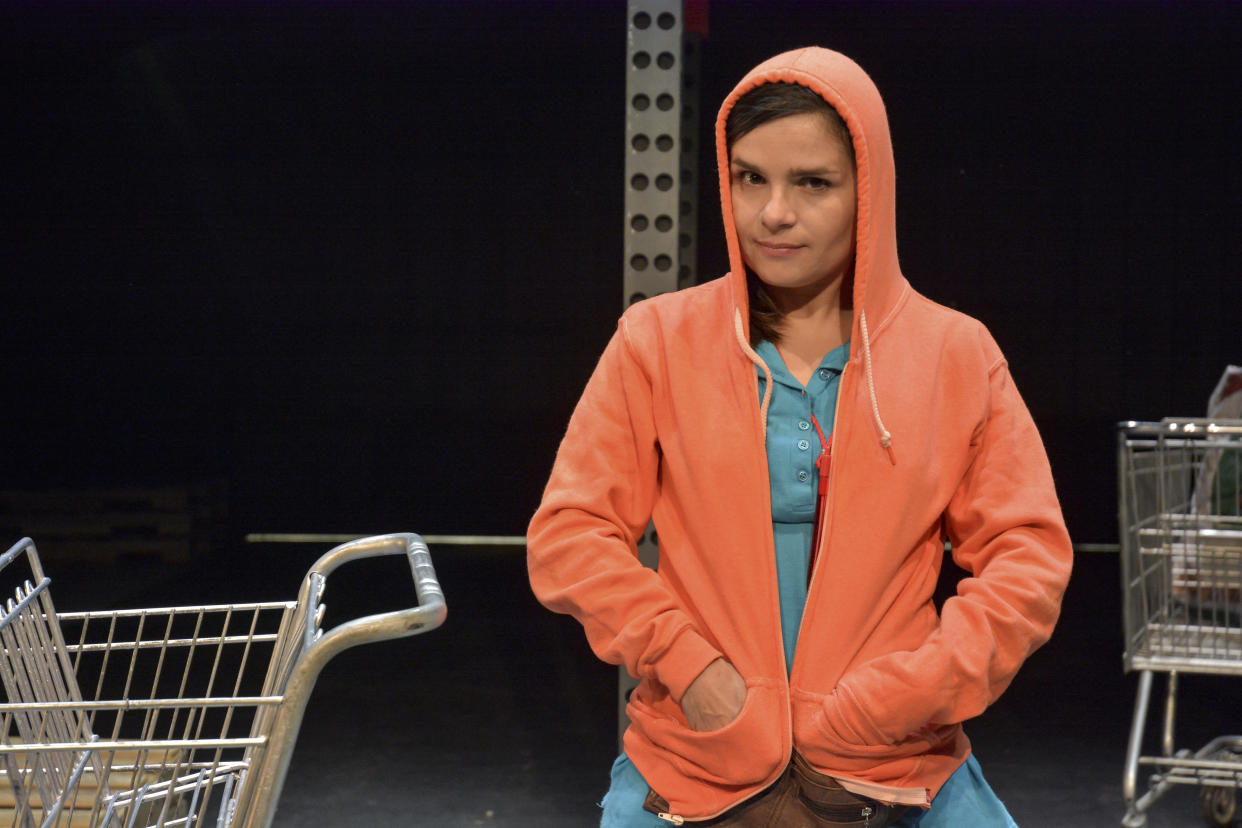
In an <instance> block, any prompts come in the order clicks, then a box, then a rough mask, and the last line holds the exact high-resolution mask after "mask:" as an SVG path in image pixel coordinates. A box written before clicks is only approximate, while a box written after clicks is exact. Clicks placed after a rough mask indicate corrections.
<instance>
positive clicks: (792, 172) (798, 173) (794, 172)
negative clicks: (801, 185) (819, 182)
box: [730, 158, 841, 178]
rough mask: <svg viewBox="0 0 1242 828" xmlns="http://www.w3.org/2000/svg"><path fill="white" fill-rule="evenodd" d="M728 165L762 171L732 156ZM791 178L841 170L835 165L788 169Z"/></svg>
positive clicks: (832, 173) (751, 170)
mask: <svg viewBox="0 0 1242 828" xmlns="http://www.w3.org/2000/svg"><path fill="white" fill-rule="evenodd" d="M730 166H734V167H741V168H742V169H744V170H746V171H747V172H763V170H761V169H760V168H759V166H758V165H756V164H751V163H750V162H749V161H746V160H744V159H741V158H734V159H732V160H731V161H730ZM789 173H790V175H791V176H792V177H793V178H807V177H810V178H817V177H823V176H831V175H840V173H841V171H840V170H839V169H837V168H835V167H815V168H814V169H801V170H790V171H789Z"/></svg>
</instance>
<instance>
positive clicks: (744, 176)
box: [735, 170, 763, 187]
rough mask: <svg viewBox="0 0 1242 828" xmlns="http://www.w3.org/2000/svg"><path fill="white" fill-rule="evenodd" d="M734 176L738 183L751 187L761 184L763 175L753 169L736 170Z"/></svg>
mask: <svg viewBox="0 0 1242 828" xmlns="http://www.w3.org/2000/svg"><path fill="white" fill-rule="evenodd" d="M735 176H736V178H737V182H738V183H739V184H746V185H749V186H751V187H757V186H759V185H761V184H763V176H762V175H760V174H759V173H757V172H755V171H754V170H738V171H737V173H735Z"/></svg>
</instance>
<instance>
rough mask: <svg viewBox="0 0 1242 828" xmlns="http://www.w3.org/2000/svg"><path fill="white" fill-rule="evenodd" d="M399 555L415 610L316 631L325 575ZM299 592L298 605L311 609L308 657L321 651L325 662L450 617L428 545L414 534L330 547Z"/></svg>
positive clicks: (319, 619)
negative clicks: (407, 566)
mask: <svg viewBox="0 0 1242 828" xmlns="http://www.w3.org/2000/svg"><path fill="white" fill-rule="evenodd" d="M400 554H405V556H406V558H407V560H408V561H409V564H410V574H411V575H412V576H413V579H414V593H415V596H416V597H417V599H418V604H417V606H414V607H411V608H409V609H403V610H397V611H395V612H386V613H379V614H376V615H368V616H365V617H362V618H357V619H354V620H353V621H348V622H345V623H342V624H340V625H338V626H336V627H334V628H332V629H331V630H329V631H326V632H325V631H323V630H322V629H320V627H319V623H320V622H321V621H322V619H323V604H322V603H320V601H321V599H322V597H323V593H324V590H325V588H326V586H327V579H328V576H329V575H331V574H332V572H334V571H335V570H336V569H337V568H339V567H340V566H341V565H343V564H346V563H349V562H351V561H356V560H360V559H363V558H375V557H380V556H383V555H400ZM303 590H304V594H303V596H302V600H303V601H306V602H307V605H308V606H310V607H313V608H314V611H313V612H309V613H308V614H307V619H306V621H307V626H306V631H305V636H306V640H305V643H306V649H307V654H309V653H310V651H311V650H312V649H315V650H320V651H321V652H320V655H321V657H322V661H323V662H326V661H327V660H328V659H330V658H332V657H333V656H334V655H336V654H337V653H339V652H341V651H342V650H346V649H349V648H350V647H354V646H357V645H359V644H366V643H370V642H375V641H388V640H391V639H394V638H402V637H405V636H410V635H417V634H418V633H422V632H427V631H428V630H434V629H435V628H436V627H438V626H440V625H441V624H443V623H444V619H445V617H446V616H447V614H448V608H447V606H446V605H445V603H444V593H443V592H442V591H441V589H440V582H439V580H437V579H436V571H435V568H434V567H433V566H432V564H431V553H430V552H428V551H427V544H426V543H425V542H424V541H423V539H422V537H420V536H419V535H416V534H414V533H412V532H401V533H396V534H391V535H375V536H373V537H368V538H360V539H358V540H355V541H350V542H349V543H343V544H341V545H340V546H336V547H333V548H332V549H331V550H329V551H328V552H326V553H325V554H324V555H323V557H321V558H320V559H319V560H317V561H315V563H314V565H313V566H312V567H311V568H310V572H309V573H308V574H307V579H306V583H305V584H304V585H303Z"/></svg>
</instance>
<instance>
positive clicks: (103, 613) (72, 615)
mask: <svg viewBox="0 0 1242 828" xmlns="http://www.w3.org/2000/svg"><path fill="white" fill-rule="evenodd" d="M297 605H298V602H297V601H267V602H264V603H261V604H201V605H190V606H184V607H145V608H140V609H124V610H87V611H84V612H58V613H56V617H57V618H59V619H60V620H61V621H101V620H103V619H106V618H139V617H141V616H165V615H194V614H196V613H201V612H214V613H219V612H234V613H239V612H250V611H252V610H287V609H293V608H294V607H296V606H297Z"/></svg>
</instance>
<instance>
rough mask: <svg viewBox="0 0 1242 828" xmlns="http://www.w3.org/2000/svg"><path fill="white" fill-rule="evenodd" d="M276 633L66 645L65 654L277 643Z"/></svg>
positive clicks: (277, 636)
mask: <svg viewBox="0 0 1242 828" xmlns="http://www.w3.org/2000/svg"><path fill="white" fill-rule="evenodd" d="M279 640H280V639H279V635H278V634H277V633H255V634H254V635H245V634H239V635H203V636H199V637H198V638H144V639H142V640H141V641H101V642H91V643H86V644H66V645H65V652H67V653H110V652H117V651H128V650H162V649H164V648H170V649H171V648H178V647H180V648H184V647H211V646H214V645H216V644H265V643H267V642H270V641H279Z"/></svg>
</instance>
